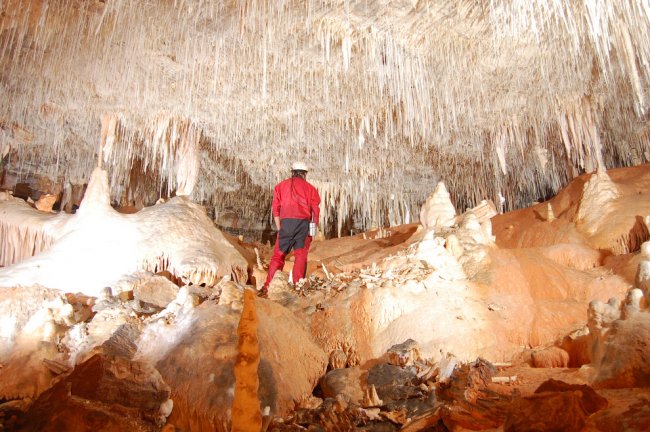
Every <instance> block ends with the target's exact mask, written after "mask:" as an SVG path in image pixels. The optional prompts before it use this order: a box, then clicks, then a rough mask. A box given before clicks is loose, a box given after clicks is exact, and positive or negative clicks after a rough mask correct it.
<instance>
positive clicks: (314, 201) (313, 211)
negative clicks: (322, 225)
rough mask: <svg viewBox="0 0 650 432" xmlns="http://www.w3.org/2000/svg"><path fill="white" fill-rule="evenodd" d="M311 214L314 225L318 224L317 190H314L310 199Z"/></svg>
mask: <svg viewBox="0 0 650 432" xmlns="http://www.w3.org/2000/svg"><path fill="white" fill-rule="evenodd" d="M311 214H312V217H313V220H314V222H316V225H318V223H319V222H320V220H319V218H320V195H318V190H317V189H316V188H314V190H313V195H312V199H311Z"/></svg>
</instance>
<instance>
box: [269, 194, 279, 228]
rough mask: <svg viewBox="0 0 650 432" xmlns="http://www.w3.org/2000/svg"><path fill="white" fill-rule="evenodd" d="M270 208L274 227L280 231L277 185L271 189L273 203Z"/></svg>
mask: <svg viewBox="0 0 650 432" xmlns="http://www.w3.org/2000/svg"><path fill="white" fill-rule="evenodd" d="M271 210H272V211H273V221H274V222H275V227H276V228H277V229H278V231H280V188H279V187H278V186H276V187H275V189H274V190H273V203H272V204H271Z"/></svg>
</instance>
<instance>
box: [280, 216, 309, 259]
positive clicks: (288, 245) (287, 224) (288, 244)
mask: <svg viewBox="0 0 650 432" xmlns="http://www.w3.org/2000/svg"><path fill="white" fill-rule="evenodd" d="M308 235H309V220H308V219H291V218H287V219H282V220H281V221H280V233H279V236H278V241H279V243H280V245H279V248H280V250H281V251H282V252H283V253H285V254H287V253H289V251H291V249H302V248H304V247H305V239H306V238H307V236H308Z"/></svg>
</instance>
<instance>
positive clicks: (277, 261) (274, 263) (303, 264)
mask: <svg viewBox="0 0 650 432" xmlns="http://www.w3.org/2000/svg"><path fill="white" fill-rule="evenodd" d="M310 244H311V237H310V236H307V237H306V238H305V247H302V248H300V249H294V250H293V256H294V263H293V271H292V272H291V273H292V275H293V283H296V282H298V281H299V280H300V279H302V278H304V277H305V270H307V254H308V253H309V245H310ZM279 246H280V234H279V233H278V238H277V239H276V240H275V248H274V249H273V257H272V258H271V263H270V264H269V274H268V276H267V277H266V282H264V288H268V287H269V284H270V283H271V280H273V276H274V275H275V272H276V271H278V270H282V268H283V267H284V259H285V258H286V256H287V254H285V253H284V252H282V251H281V250H280V247H279Z"/></svg>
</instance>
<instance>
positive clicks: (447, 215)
mask: <svg viewBox="0 0 650 432" xmlns="http://www.w3.org/2000/svg"><path fill="white" fill-rule="evenodd" d="M455 218H456V209H455V208H454V205H453V204H452V203H451V199H450V195H449V192H447V188H446V187H445V184H444V183H443V182H438V184H437V185H436V188H435V189H434V191H433V192H432V193H431V194H430V195H429V197H428V198H427V200H426V202H425V203H424V205H423V206H422V209H421V210H420V223H421V224H422V226H423V227H425V228H434V229H435V228H447V227H450V226H452V225H453V224H454V223H455Z"/></svg>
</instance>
